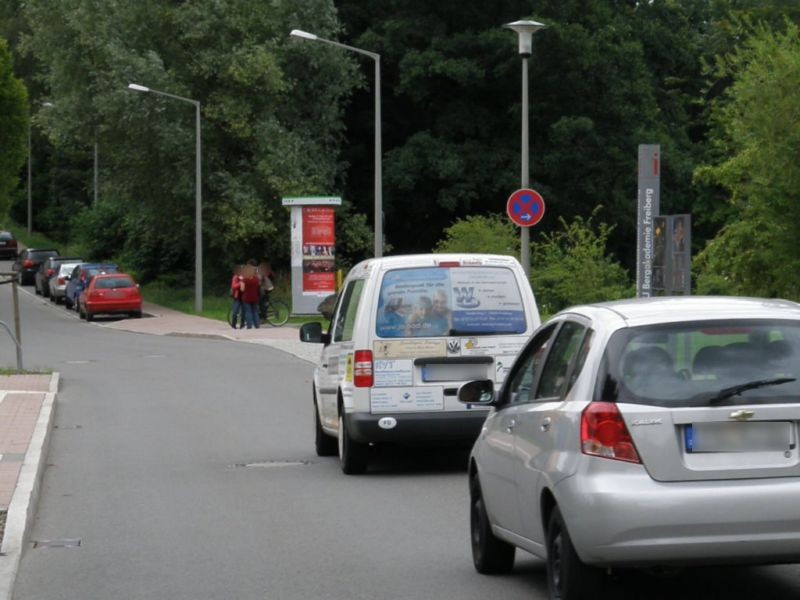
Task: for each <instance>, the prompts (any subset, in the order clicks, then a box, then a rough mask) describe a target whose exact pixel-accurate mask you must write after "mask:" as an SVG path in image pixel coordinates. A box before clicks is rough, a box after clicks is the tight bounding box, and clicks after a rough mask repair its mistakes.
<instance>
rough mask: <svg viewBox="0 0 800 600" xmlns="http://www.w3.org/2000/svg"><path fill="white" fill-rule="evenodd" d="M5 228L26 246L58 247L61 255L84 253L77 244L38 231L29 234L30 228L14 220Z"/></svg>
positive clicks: (79, 254)
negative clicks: (58, 239)
mask: <svg viewBox="0 0 800 600" xmlns="http://www.w3.org/2000/svg"><path fill="white" fill-rule="evenodd" d="M5 229H6V230H7V231H10V232H11V233H13V234H14V237H15V238H17V241H18V242H19V243H20V244H21V245H23V246H25V247H26V248H56V249H58V251H59V252H60V253H61V256H81V255H82V254H83V253H84V251H83V249H81V248H80V247H79V246H78V245H77V244H62V243H61V242H56V241H53V240H51V239H50V238H49V237H47V236H46V235H43V234H41V233H38V232H36V231H34V232H33V233H32V234H31V235H28V230H27V228H26V227H25V226H24V225H20V224H18V223H15V222H13V221H9V222H7V223H6V225H5Z"/></svg>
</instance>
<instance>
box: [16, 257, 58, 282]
mask: <svg viewBox="0 0 800 600" xmlns="http://www.w3.org/2000/svg"><path fill="white" fill-rule="evenodd" d="M51 256H58V250H53V249H51V248H25V250H23V251H22V252H20V253H19V256H17V260H16V262H15V263H14V265H13V266H12V267H11V268H12V270H14V271H16V273H17V282H18V283H19V284H20V285H31V284H32V283H34V280H35V276H36V271H37V270H38V269H39V266H40V265H41V264H42V263H43V262H44V261H46V260H47V259H48V258H50V257H51Z"/></svg>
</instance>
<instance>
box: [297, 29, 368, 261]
mask: <svg viewBox="0 0 800 600" xmlns="http://www.w3.org/2000/svg"><path fill="white" fill-rule="evenodd" d="M289 35H291V36H293V37H296V38H300V39H302V40H311V41H314V42H322V43H323V44H329V45H331V46H336V47H337V48H344V49H345V50H350V51H351V52H357V53H358V54H363V55H364V56H368V57H370V58H371V59H372V60H374V61H375V258H380V257H381V256H383V174H382V167H381V55H380V54H376V53H375V52H370V51H368V50H362V49H361V48H355V47H353V46H348V45H347V44H341V43H339V42H334V41H332V40H326V39H325V38H321V37H319V36H318V35H315V34H313V33H308V32H307V31H302V30H300V29H292V32H291V33H290V34H289Z"/></svg>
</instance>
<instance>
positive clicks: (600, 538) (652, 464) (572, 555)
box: [459, 297, 800, 600]
mask: <svg viewBox="0 0 800 600" xmlns="http://www.w3.org/2000/svg"><path fill="white" fill-rule="evenodd" d="M799 376H800V305H798V304H795V303H793V302H787V301H782V300H761V299H752V298H723V297H709V298H700V297H681V298H653V299H640V300H628V301H620V302H613V303H605V304H596V305H589V306H580V307H575V308H571V309H569V310H567V311H564V312H562V313H559V314H558V315H556V316H555V317H553V318H552V319H551V320H550V321H548V322H547V323H545V324H544V325H542V327H540V328H539V329H538V330H537V331H536V332H535V333H534V335H533V336H532V338H531V339H530V341H529V342H528V344H527V345H526V347H525V348H524V349H523V351H522V352H521V353H520V355H519V357H518V358H517V360H516V362H515V364H514V367H513V368H512V370H511V372H510V373H509V375H508V377H507V379H506V382H505V384H504V385H503V388H502V389H501V391H500V392H499V393H498V394H495V393H494V391H493V389H492V386H491V382H488V381H487V382H482V381H474V382H470V383H467V384H464V385H463V386H462V387H461V389H460V390H459V400H461V401H462V402H464V403H466V404H472V405H481V404H483V405H486V404H491V405H492V406H493V410H492V411H491V413H490V415H489V417H488V418H487V420H486V422H485V424H484V426H483V430H482V432H481V434H480V436H479V438H478V440H477V441H476V443H475V446H474V448H473V450H472V454H471V457H470V467H469V483H470V485H469V489H470V498H471V518H470V525H471V534H472V536H471V540H472V554H473V560H474V563H475V567H476V569H477V570H478V571H479V572H481V573H502V572H508V571H510V570H511V568H512V567H513V564H514V554H515V551H516V549H517V548H521V549H523V550H526V551H528V552H530V553H532V554H534V555H536V556H538V557H541V558H543V559H546V561H547V573H548V586H549V590H550V597H551V598H554V599H555V598H560V599H562V600H573V599H576V598H589V597H592V598H595V597H596V594H597V592H598V591H599V590H600V589H601V586H602V585H603V578H604V577H605V573H606V572H607V571H608V569H609V568H613V567H658V566H681V565H698V564H699V565H702V564H725V563H746V564H764V563H792V562H800V452H799V451H798V437H799V434H800V431H799V429H798V424H799V423H800V381H798V377H799Z"/></svg>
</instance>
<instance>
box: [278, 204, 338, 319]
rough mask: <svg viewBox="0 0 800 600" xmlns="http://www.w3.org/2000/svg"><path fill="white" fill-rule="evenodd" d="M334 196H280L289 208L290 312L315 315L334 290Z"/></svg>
mask: <svg viewBox="0 0 800 600" xmlns="http://www.w3.org/2000/svg"><path fill="white" fill-rule="evenodd" d="M341 203H342V200H341V198H338V197H319V196H313V197H303V198H284V199H283V205H284V206H289V207H291V211H292V213H291V219H290V223H291V261H292V312H293V313H294V314H301V315H311V314H317V312H318V311H317V306H319V303H320V302H322V301H323V300H324V299H325V298H326V297H327V296H329V295H330V294H334V293H336V226H335V225H336V222H335V216H334V207H335V206H338V205H340V204H341Z"/></svg>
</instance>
